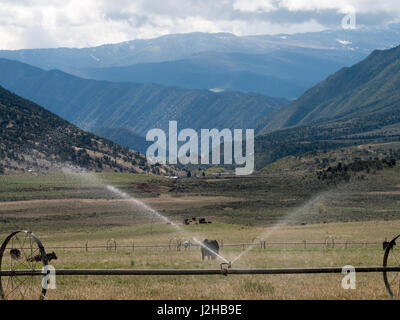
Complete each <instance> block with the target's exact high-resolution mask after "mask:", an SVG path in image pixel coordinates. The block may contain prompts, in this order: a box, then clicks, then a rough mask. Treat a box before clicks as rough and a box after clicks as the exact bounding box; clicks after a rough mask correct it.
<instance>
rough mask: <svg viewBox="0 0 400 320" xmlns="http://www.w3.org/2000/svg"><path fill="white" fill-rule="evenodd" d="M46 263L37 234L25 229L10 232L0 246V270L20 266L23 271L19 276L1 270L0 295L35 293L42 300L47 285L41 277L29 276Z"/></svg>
mask: <svg viewBox="0 0 400 320" xmlns="http://www.w3.org/2000/svg"><path fill="white" fill-rule="evenodd" d="M47 265H48V259H47V255H46V252H45V250H44V247H43V245H42V243H41V242H40V240H39V238H38V237H36V236H35V235H34V234H33V233H32V232H30V231H26V230H20V231H15V232H13V233H11V234H10V235H9V236H8V237H7V238H6V239H5V240H4V242H3V244H2V246H1V248H0V271H2V270H10V271H15V270H20V271H22V272H25V273H26V274H25V275H24V274H22V275H21V276H18V277H15V276H8V277H7V278H6V279H4V275H2V274H1V273H0V298H1V299H3V300H5V299H15V298H22V299H24V298H25V297H30V298H32V297H34V298H36V299H38V298H39V299H40V300H43V299H44V297H45V295H46V291H47V290H46V289H45V288H44V286H43V285H42V280H41V279H40V278H39V279H38V278H36V277H32V276H31V275H32V274H31V272H32V271H34V270H37V269H40V272H41V271H42V268H44V267H46V266H47Z"/></svg>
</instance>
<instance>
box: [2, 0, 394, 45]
mask: <svg viewBox="0 0 400 320" xmlns="http://www.w3.org/2000/svg"><path fill="white" fill-rule="evenodd" d="M397 2H398V0H381V1H376V0H374V1H372V0H325V1H322V0H163V1H160V0H135V1H132V0H118V1H115V0H64V1H62V0H48V1H41V0H0V49H20V48H38V47H54V46H69V47H85V46H94V45H99V44H103V43H115V42H120V41H126V40H131V39H137V38H151V37H156V36H160V35H163V34H169V33H185V32H194V31H202V32H232V33H235V34H238V35H245V34H272V33H294V32H306V31H318V30H322V29H324V28H327V25H328V23H325V22H324V20H323V19H324V18H325V16H323V13H326V12H328V11H329V10H331V11H333V14H335V12H336V14H341V13H346V10H347V9H346V8H348V7H349V6H354V7H355V8H356V12H357V14H358V13H364V14H375V15H377V14H386V15H390V17H391V18H393V16H394V17H400V6H398V3H397ZM329 14H331V13H329ZM280 15H282V17H284V19H283V20H282V19H280ZM291 15H292V16H291ZM336 18H337V19H336ZM378 18H379V19H383V18H380V17H378ZM378 18H377V19H378ZM331 19H332V18H331ZM333 19H334V21H336V20H337V25H338V26H339V24H340V21H341V19H340V17H333ZM377 19H375V20H377ZM379 19H378V20H379ZM379 21H380V20H379ZM379 21H378V22H379Z"/></svg>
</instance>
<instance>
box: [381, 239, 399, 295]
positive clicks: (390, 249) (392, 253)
mask: <svg viewBox="0 0 400 320" xmlns="http://www.w3.org/2000/svg"><path fill="white" fill-rule="evenodd" d="M399 237H400V235H398V236H396V237H395V238H393V239H392V241H390V242H389V244H388V245H387V246H386V249H385V254H384V256H383V266H384V267H393V266H397V267H398V266H400V248H397V246H396V240H397V239H398V238H399ZM383 281H384V282H385V286H386V290H387V291H388V293H389V295H390V296H391V297H392V298H398V297H399V296H400V275H399V272H386V271H383Z"/></svg>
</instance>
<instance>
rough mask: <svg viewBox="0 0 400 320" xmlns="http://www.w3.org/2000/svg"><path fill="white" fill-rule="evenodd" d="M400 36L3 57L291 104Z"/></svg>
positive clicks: (362, 32)
mask: <svg viewBox="0 0 400 320" xmlns="http://www.w3.org/2000/svg"><path fill="white" fill-rule="evenodd" d="M399 36H400V24H393V25H390V26H388V27H385V28H370V29H367V28H360V29H356V30H342V29H340V30H327V31H322V32H312V33H303V34H291V35H289V34H280V35H256V36H241V37H239V36H235V35H233V34H229V33H211V34H208V33H189V34H175V35H165V36H162V37H158V38H155V39H146V40H132V41H126V42H122V43H116V44H106V45H102V46H97V47H92V48H81V49H78V48H55V49H32V50H14V51H13V50H0V57H2V58H7V59H11V60H17V61H20V62H24V63H27V64H30V65H33V66H36V67H39V68H42V69H45V70H52V69H59V70H62V71H64V72H67V73H70V74H74V75H76V76H79V77H88V78H94V79H101V80H111V81H132V82H139V83H143V82H153V83H157V84H161V85H170V86H178V87H185V88H190V89H212V88H219V89H224V90H230V91H232V90H238V91H242V92H255V93H260V94H264V95H268V96H274V97H286V98H288V99H294V98H297V97H298V96H300V94H301V93H303V92H304V91H305V90H306V89H308V88H310V87H312V86H313V85H315V84H316V83H318V82H319V81H321V80H323V79H324V78H326V77H327V76H328V75H329V74H332V73H333V72H335V71H336V70H338V69H339V68H341V67H345V66H351V65H353V64H354V63H356V62H358V61H360V60H362V59H364V58H365V57H366V56H367V55H368V54H369V53H371V51H372V50H374V49H376V48H380V49H385V48H390V47H393V46H394V45H396V44H397V43H396V42H397V39H398V38H399ZM116 67H122V69H118V70H116V69H112V68H116ZM125 67H126V68H125ZM110 68H111V69H110ZM124 68H125V69H124ZM171 70H172V71H171ZM279 70H280V72H279ZM277 71H278V72H277Z"/></svg>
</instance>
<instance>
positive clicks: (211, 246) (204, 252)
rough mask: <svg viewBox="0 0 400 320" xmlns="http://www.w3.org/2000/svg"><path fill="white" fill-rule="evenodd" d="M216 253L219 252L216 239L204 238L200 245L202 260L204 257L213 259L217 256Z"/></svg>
mask: <svg viewBox="0 0 400 320" xmlns="http://www.w3.org/2000/svg"><path fill="white" fill-rule="evenodd" d="M217 254H219V244H218V241H217V240H208V239H205V240H204V241H203V245H202V246H201V258H202V260H203V261H204V257H208V260H210V258H211V259H212V260H215V258H216V257H217Z"/></svg>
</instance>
